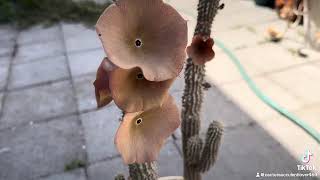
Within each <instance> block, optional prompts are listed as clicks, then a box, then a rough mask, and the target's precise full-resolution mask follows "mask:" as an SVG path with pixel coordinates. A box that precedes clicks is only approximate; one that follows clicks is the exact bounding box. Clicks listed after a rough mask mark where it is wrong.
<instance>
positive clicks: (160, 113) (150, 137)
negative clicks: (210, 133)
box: [115, 96, 180, 164]
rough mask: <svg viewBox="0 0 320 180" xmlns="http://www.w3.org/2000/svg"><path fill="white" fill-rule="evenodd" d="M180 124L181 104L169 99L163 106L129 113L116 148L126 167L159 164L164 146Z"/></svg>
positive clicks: (117, 139) (121, 126)
mask: <svg viewBox="0 0 320 180" xmlns="http://www.w3.org/2000/svg"><path fill="white" fill-rule="evenodd" d="M179 125H180V115H179V111H178V108H177V105H176V104H175V102H174V100H173V98H172V97H171V96H168V98H167V99H166V101H165V103H164V104H163V106H161V107H157V108H154V109H150V110H148V111H145V112H135V113H127V114H125V116H124V119H123V121H122V122H121V124H120V127H119V129H118V131H117V134H116V137H115V145H116V147H117V149H118V151H119V152H120V154H121V156H122V158H123V160H124V162H125V163H126V164H132V163H145V162H151V161H155V160H156V159H157V157H158V155H159V151H160V149H161V147H162V145H163V143H164V142H165V140H166V139H167V138H168V137H169V136H170V135H171V134H172V133H173V132H174V131H175V130H176V129H177V128H178V127H179Z"/></svg>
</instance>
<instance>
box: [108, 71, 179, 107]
mask: <svg viewBox="0 0 320 180" xmlns="http://www.w3.org/2000/svg"><path fill="white" fill-rule="evenodd" d="M173 81H174V79H169V80H165V81H158V82H156V81H148V80H146V79H145V78H144V76H143V74H142V71H141V69H140V68H133V69H121V68H117V69H115V70H113V71H111V72H110V73H109V86H110V90H111V95H112V97H113V100H114V102H115V103H116V104H117V106H118V107H119V108H120V109H122V110H123V111H125V112H137V111H146V110H148V109H151V108H154V107H157V106H161V105H162V104H163V102H164V100H165V99H166V98H167V96H168V90H169V88H170V85H171V84H172V83H173Z"/></svg>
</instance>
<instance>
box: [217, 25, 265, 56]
mask: <svg viewBox="0 0 320 180" xmlns="http://www.w3.org/2000/svg"><path fill="white" fill-rule="evenodd" d="M213 36H214V38H216V39H218V40H220V41H221V42H223V43H224V44H225V45H226V47H228V48H230V49H232V50H240V49H245V48H248V47H254V46H256V45H257V44H258V43H259V42H260V41H261V40H262V39H263V37H260V36H259V35H258V32H257V31H256V29H255V27H254V26H252V25H250V24H248V25H242V26H240V25H239V26H238V27H234V28H232V29H230V30H227V31H217V32H215V33H214V35H213ZM235 37H236V38H235ZM216 49H218V48H216Z"/></svg>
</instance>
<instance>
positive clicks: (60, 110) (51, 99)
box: [0, 81, 76, 129]
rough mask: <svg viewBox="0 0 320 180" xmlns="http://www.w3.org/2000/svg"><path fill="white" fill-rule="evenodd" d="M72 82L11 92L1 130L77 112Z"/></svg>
mask: <svg viewBox="0 0 320 180" xmlns="http://www.w3.org/2000/svg"><path fill="white" fill-rule="evenodd" d="M73 96H74V94H73V92H72V87H71V83H70V81H63V82H58V83H54V84H49V85H46V86H41V87H34V88H30V89H25V90H21V91H20V90H19V91H14V92H9V93H8V95H7V98H6V102H5V104H4V107H3V108H4V114H3V117H2V119H0V129H1V128H6V127H11V126H15V125H18V124H21V123H28V122H30V121H39V120H43V119H46V118H52V117H55V116H58V115H62V114H70V113H73V112H75V111H76V104H75V102H74V97H73Z"/></svg>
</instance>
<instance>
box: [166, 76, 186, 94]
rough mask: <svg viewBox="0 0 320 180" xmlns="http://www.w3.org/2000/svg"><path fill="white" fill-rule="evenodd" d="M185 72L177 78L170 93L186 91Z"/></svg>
mask: <svg viewBox="0 0 320 180" xmlns="http://www.w3.org/2000/svg"><path fill="white" fill-rule="evenodd" d="M184 85H185V84H184V72H181V73H180V75H179V76H178V77H177V78H176V80H175V81H174V82H173V84H172V85H171V87H170V90H169V92H170V93H175V92H179V91H183V90H184Z"/></svg>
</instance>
